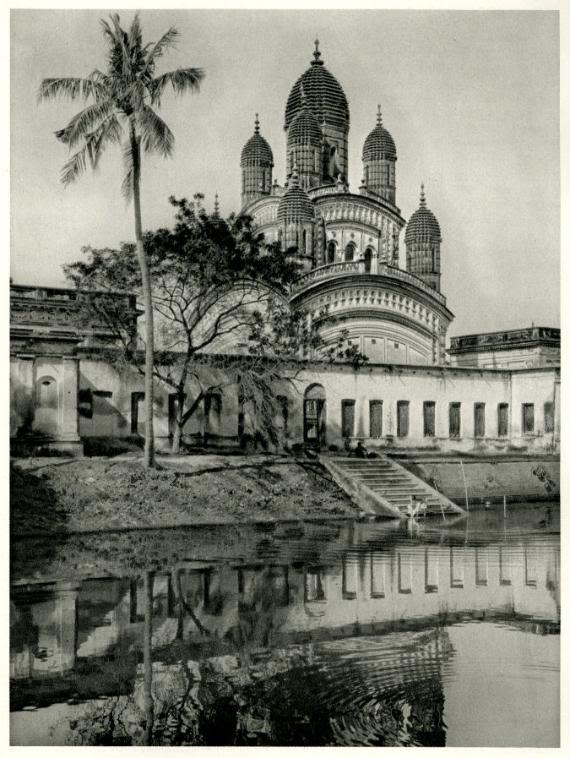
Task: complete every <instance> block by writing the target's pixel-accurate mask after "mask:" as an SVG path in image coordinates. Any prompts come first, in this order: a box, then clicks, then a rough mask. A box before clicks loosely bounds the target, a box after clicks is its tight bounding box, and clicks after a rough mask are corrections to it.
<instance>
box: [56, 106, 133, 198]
mask: <svg viewBox="0 0 570 758" xmlns="http://www.w3.org/2000/svg"><path fill="white" fill-rule="evenodd" d="M120 139H121V125H120V123H119V120H118V118H117V116H116V115H115V114H114V113H111V114H109V116H108V117H107V119H106V120H105V121H103V122H102V123H101V124H99V126H98V127H97V129H95V130H93V131H92V132H90V133H89V134H86V135H85V137H84V142H83V146H82V147H81V148H80V149H79V150H78V151H77V152H76V153H74V155H72V156H71V158H70V159H69V160H68V161H67V162H66V163H65V164H64V166H63V168H62V170H61V181H62V183H63V184H64V185H66V186H67V185H68V184H72V183H73V182H74V181H75V180H76V179H77V178H78V177H79V176H81V174H82V173H83V172H84V171H85V169H86V168H87V163H88V162H89V164H90V166H91V168H92V169H96V168H97V166H98V164H99V159H100V158H101V155H102V154H103V151H104V149H105V147H106V146H107V144H108V143H110V142H118V141H120Z"/></svg>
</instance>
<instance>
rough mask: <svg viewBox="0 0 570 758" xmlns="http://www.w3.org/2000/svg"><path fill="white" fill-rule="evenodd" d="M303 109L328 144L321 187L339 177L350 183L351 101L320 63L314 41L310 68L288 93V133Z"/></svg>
mask: <svg viewBox="0 0 570 758" xmlns="http://www.w3.org/2000/svg"><path fill="white" fill-rule="evenodd" d="M304 98H305V102H304ZM304 105H305V106H306V107H307V108H308V109H309V110H310V111H311V112H312V114H313V115H314V116H315V117H316V119H317V121H318V123H319V124H320V129H321V132H322V134H323V138H324V141H325V143H326V144H325V146H326V149H325V150H323V158H322V159H321V161H322V163H321V178H320V182H319V183H321V184H326V183H332V182H334V180H335V179H336V177H337V175H338V174H340V175H341V176H342V177H343V178H344V179H345V180H347V179H348V130H349V128H350V114H349V110H348V101H347V99H346V95H345V94H344V91H343V89H342V87H341V86H340V84H339V83H338V82H337V80H336V79H335V77H334V76H333V75H332V74H331V73H330V72H329V71H328V70H327V69H326V68H325V66H324V64H323V61H322V60H321V53H320V52H319V41H318V40H315V51H314V53H313V60H312V61H311V65H310V66H309V68H308V69H307V70H306V71H305V73H304V74H302V75H301V76H300V77H299V78H298V79H297V81H296V82H295V84H294V85H293V87H292V89H291V92H290V93H289V97H288V99H287V105H286V107H285V127H284V128H285V131H286V132H288V131H289V128H290V127H291V125H292V122H293V120H294V119H295V117H296V116H297V114H298V113H299V112H300V111H301V110H302V109H303V107H304Z"/></svg>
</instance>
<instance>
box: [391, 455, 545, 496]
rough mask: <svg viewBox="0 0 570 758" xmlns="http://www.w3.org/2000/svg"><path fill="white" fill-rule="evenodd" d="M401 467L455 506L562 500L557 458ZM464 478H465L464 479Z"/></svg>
mask: <svg viewBox="0 0 570 758" xmlns="http://www.w3.org/2000/svg"><path fill="white" fill-rule="evenodd" d="M400 463H401V464H402V465H403V466H405V467H406V468H407V469H409V470H410V471H411V472H412V473H414V474H416V475H417V476H419V477H420V478H421V479H424V481H426V482H428V483H429V484H431V485H432V486H433V487H436V488H437V489H438V490H439V491H440V492H443V494H444V495H446V496H447V497H449V498H450V499H451V500H453V501H454V502H455V503H458V504H460V505H465V504H466V496H465V490H467V497H468V498H469V503H470V505H480V504H481V503H485V502H487V501H490V502H491V503H502V502H503V497H506V498H507V504H508V503H509V502H510V501H513V500H515V501H521V500H526V501H538V500H557V499H559V497H560V460H559V459H558V458H557V457H554V456H544V457H541V458H538V459H537V458H530V459H527V460H509V459H508V458H507V459H505V460H497V459H496V458H495V459H494V460H487V461H485V460H470V459H468V458H463V459H462V460H461V461H459V460H457V459H455V460H449V459H448V460H421V459H417V458H416V459H408V460H405V459H402V460H401V461H400ZM464 477H465V478H464Z"/></svg>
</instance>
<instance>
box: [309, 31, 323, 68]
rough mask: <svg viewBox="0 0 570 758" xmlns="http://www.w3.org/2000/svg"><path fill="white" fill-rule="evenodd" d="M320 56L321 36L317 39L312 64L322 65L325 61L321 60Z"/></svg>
mask: <svg viewBox="0 0 570 758" xmlns="http://www.w3.org/2000/svg"><path fill="white" fill-rule="evenodd" d="M320 57H321V52H320V50H319V38H318V37H317V38H316V39H315V50H314V52H313V60H312V61H311V65H313V66H314V65H315V64H317V65H319V66H322V65H323V62H322V61H321V60H320Z"/></svg>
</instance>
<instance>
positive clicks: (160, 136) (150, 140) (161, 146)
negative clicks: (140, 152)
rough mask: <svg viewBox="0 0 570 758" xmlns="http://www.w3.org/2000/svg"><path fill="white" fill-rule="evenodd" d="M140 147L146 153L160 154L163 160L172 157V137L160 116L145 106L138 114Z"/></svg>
mask: <svg viewBox="0 0 570 758" xmlns="http://www.w3.org/2000/svg"><path fill="white" fill-rule="evenodd" d="M138 124H139V128H140V133H141V137H142V146H143V148H144V150H145V152H147V153H155V152H156V153H160V154H161V155H163V156H164V157H165V158H166V157H169V156H170V155H172V149H173V147H174V135H173V134H172V132H171V131H170V129H169V128H168V126H167V125H166V123H165V122H164V121H163V120H162V119H161V118H160V116H159V115H158V114H157V113H155V112H154V111H153V109H152V108H149V106H148V105H145V106H144V107H143V109H142V110H141V111H140V112H139V114H138Z"/></svg>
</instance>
